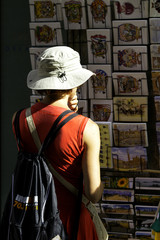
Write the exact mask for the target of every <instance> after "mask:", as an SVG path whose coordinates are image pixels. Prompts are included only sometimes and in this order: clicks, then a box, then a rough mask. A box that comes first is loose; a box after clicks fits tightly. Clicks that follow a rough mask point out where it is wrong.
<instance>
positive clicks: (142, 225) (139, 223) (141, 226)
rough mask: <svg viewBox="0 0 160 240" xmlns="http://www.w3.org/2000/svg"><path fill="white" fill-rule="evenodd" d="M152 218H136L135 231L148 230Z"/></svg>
mask: <svg viewBox="0 0 160 240" xmlns="http://www.w3.org/2000/svg"><path fill="white" fill-rule="evenodd" d="M153 220H154V218H146V217H141V218H136V230H137V231H148V230H151V225H152V223H153Z"/></svg>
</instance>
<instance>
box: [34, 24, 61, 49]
mask: <svg viewBox="0 0 160 240" xmlns="http://www.w3.org/2000/svg"><path fill="white" fill-rule="evenodd" d="M29 26H30V34H31V44H32V46H54V45H62V32H61V25H60V22H37V23H30V24H29Z"/></svg>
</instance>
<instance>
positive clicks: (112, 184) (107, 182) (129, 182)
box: [102, 176, 133, 189]
mask: <svg viewBox="0 0 160 240" xmlns="http://www.w3.org/2000/svg"><path fill="white" fill-rule="evenodd" d="M102 182H103V184H104V188H106V189H108V188H133V178H129V177H117V176H115V177H107V176H102Z"/></svg>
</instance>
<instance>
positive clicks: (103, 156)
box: [96, 122, 112, 168]
mask: <svg viewBox="0 0 160 240" xmlns="http://www.w3.org/2000/svg"><path fill="white" fill-rule="evenodd" d="M96 123H97V124H98V126H99V130H100V139H101V144H100V156H99V158H100V167H101V168H112V155H111V146H112V126H111V122H96Z"/></svg>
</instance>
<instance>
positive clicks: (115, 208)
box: [101, 203, 134, 215]
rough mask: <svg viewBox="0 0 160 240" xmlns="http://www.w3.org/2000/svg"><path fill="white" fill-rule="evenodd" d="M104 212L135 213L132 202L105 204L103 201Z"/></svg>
mask: <svg viewBox="0 0 160 240" xmlns="http://www.w3.org/2000/svg"><path fill="white" fill-rule="evenodd" d="M101 208H102V213H104V214H124V215H126V214H127V215H133V214H134V209H133V205H132V204H105V203H101Z"/></svg>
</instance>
